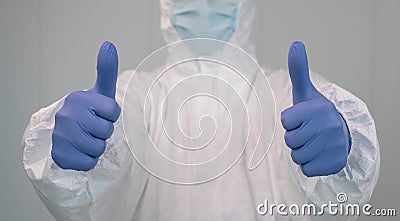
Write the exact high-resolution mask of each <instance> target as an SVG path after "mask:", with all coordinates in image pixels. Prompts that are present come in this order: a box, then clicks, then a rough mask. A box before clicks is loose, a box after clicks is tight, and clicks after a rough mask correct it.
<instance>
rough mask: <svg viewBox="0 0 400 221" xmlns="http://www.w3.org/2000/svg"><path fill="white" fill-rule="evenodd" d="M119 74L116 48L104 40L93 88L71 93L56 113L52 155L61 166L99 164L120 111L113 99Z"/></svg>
mask: <svg viewBox="0 0 400 221" xmlns="http://www.w3.org/2000/svg"><path fill="white" fill-rule="evenodd" d="M117 76H118V56H117V50H116V48H115V46H114V45H113V44H112V43H110V42H104V43H103V45H102V46H101V48H100V51H99V55H98V57H97V80H96V84H95V85H94V87H93V88H92V89H90V90H88V91H75V92H72V93H70V94H69V95H68V96H67V97H66V98H65V101H64V105H63V106H62V108H61V109H60V110H59V111H58V112H57V113H56V116H55V126H54V131H53V134H52V141H53V146H52V150H51V156H52V158H53V160H54V162H55V163H56V164H57V165H58V166H59V167H61V168H63V169H73V170H79V171H88V170H91V169H93V168H94V167H95V166H96V164H97V162H98V160H99V157H100V156H101V155H102V154H103V153H104V150H105V148H106V139H108V138H109V137H110V136H111V135H112V133H113V131H114V125H113V123H114V122H115V121H117V119H118V117H119V115H120V112H121V109H120V107H119V106H118V104H117V102H116V101H115V98H114V97H115V89H116V82H117Z"/></svg>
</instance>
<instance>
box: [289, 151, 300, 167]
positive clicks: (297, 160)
mask: <svg viewBox="0 0 400 221" xmlns="http://www.w3.org/2000/svg"><path fill="white" fill-rule="evenodd" d="M290 155H291V157H292V160H293V162H294V163H295V164H297V165H300V164H301V161H300V156H299V153H298V151H297V150H292V152H291V153H290Z"/></svg>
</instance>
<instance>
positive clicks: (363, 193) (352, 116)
mask: <svg viewBox="0 0 400 221" xmlns="http://www.w3.org/2000/svg"><path fill="white" fill-rule="evenodd" d="M170 7H171V3H170V0H161V29H162V33H163V36H164V38H165V40H166V42H168V43H171V42H174V41H177V40H180V39H179V36H178V34H177V33H176V31H175V30H174V28H173V27H172V25H171V23H170ZM254 14H255V1H254V0H240V6H239V11H238V16H239V24H238V26H237V29H236V30H235V32H234V34H233V35H232V37H231V39H230V43H232V44H234V45H237V46H238V47H240V48H242V49H244V50H245V51H246V52H248V53H249V54H250V55H252V56H253V57H254V49H255V46H254V39H253V35H252V23H253V18H254ZM187 71H191V70H190V68H188V70H187ZM265 73H266V74H267V76H268V79H269V81H270V83H271V86H272V90H273V92H274V95H275V100H276V108H277V115H276V119H277V121H278V123H277V128H276V131H275V136H274V140H273V142H272V145H271V148H270V151H269V153H268V155H267V157H266V158H265V159H264V160H263V161H262V163H261V164H260V165H259V166H258V167H257V169H255V170H254V171H249V170H248V169H247V166H248V161H247V160H248V159H246V158H242V159H241V160H240V161H239V162H238V163H237V164H236V165H235V166H234V167H233V168H231V169H230V170H229V171H228V173H227V174H225V175H223V176H221V177H219V178H217V179H215V180H213V181H211V182H207V183H204V184H200V185H189V186H182V185H176V184H171V183H168V182H164V181H162V180H160V179H157V178H155V177H154V176H152V175H150V174H148V173H147V172H146V171H145V170H144V169H143V168H142V167H141V166H140V165H139V164H138V163H137V162H136V161H135V159H134V158H133V156H132V155H131V153H130V152H129V148H128V146H127V142H126V140H125V138H124V135H123V129H122V122H121V119H119V120H118V121H117V122H116V123H115V130H114V133H113V135H112V137H111V138H110V139H109V140H107V149H106V151H105V153H104V155H103V156H101V157H100V160H99V162H98V164H97V166H96V167H95V168H94V169H93V170H91V171H89V172H79V171H72V170H63V169H61V168H59V167H58V166H57V165H56V164H55V163H54V161H53V160H52V158H51V154H50V152H51V148H52V141H51V137H52V131H53V127H54V116H55V114H56V112H57V111H58V110H59V109H60V108H61V107H62V105H63V99H61V100H59V101H57V102H55V103H54V104H52V105H50V106H48V107H46V108H42V109H40V110H39V111H38V112H36V113H35V114H33V116H32V118H31V120H30V123H29V125H28V126H27V128H26V131H25V134H24V136H23V148H24V151H23V163H24V167H25V170H26V173H27V175H28V177H29V179H30V180H31V182H32V184H33V186H34V188H35V190H36V192H37V194H38V195H39V197H40V198H41V199H42V201H43V202H44V204H45V205H46V207H47V208H48V210H49V211H50V213H51V214H52V215H53V216H54V217H55V218H56V219H57V220H107V221H109V220H121V221H123V220H143V221H156V220H169V221H172V220H174V221H178V220H192V221H197V220H199V221H200V220H220V221H222V220H229V221H234V220H237V221H244V220H246V221H251V220H254V221H256V220H354V219H355V217H352V216H334V217H333V216H330V217H329V216H324V217H320V216H310V217H307V216H280V215H277V214H276V212H275V213H274V216H271V215H268V214H267V215H265V216H261V215H259V214H257V205H259V204H260V203H263V202H264V200H265V199H267V200H268V202H269V203H275V204H280V203H284V204H286V205H288V206H289V205H291V204H298V205H300V206H301V205H302V204H303V203H314V204H315V205H322V204H324V203H328V202H329V201H332V202H334V203H335V202H337V201H336V195H337V194H338V193H340V192H343V193H346V194H347V197H348V201H347V202H349V203H360V204H363V203H366V202H368V201H369V199H370V197H371V194H372V192H373V189H374V187H375V185H376V182H377V178H378V175H379V162H380V158H379V145H378V140H377V137H376V131H375V124H374V121H373V119H372V117H371V115H370V113H369V112H368V109H367V107H366V105H365V104H364V103H363V102H362V101H361V100H360V99H358V98H357V97H355V96H354V95H352V94H351V93H349V92H347V91H346V90H344V89H342V88H340V87H339V86H337V85H335V84H333V83H330V82H328V81H326V80H324V79H323V78H321V77H320V76H318V75H316V74H312V75H311V77H312V81H313V83H314V85H315V86H316V87H317V88H318V90H319V91H320V92H321V93H322V94H324V95H325V96H326V97H327V98H328V99H329V100H330V101H331V102H332V103H333V104H335V106H336V108H337V110H338V111H339V112H340V113H341V114H342V116H343V118H344V119H345V121H346V123H347V125H348V127H349V131H350V134H351V139H352V146H351V151H350V154H349V157H348V163H347V165H346V167H345V168H344V169H343V170H341V171H340V172H339V173H337V174H335V175H330V176H324V177H311V178H308V177H306V176H304V175H303V174H302V172H301V170H300V169H299V167H298V166H297V165H296V164H295V163H294V162H292V159H291V157H290V149H289V148H287V147H286V145H285V142H284V129H283V127H282V125H281V124H280V123H279V119H280V112H281V111H283V110H285V109H286V108H288V107H290V106H291V105H292V95H291V84H290V79H289V74H288V73H287V71H286V70H280V71H276V72H271V71H265ZM131 74H132V71H126V72H123V73H121V74H120V75H119V77H118V82H117V94H116V100H117V102H118V103H119V104H122V100H123V96H124V93H125V91H124V90H125V87H126V85H127V83H128V79H129V78H130V75H131ZM125 102H126V101H125ZM128 102H129V101H128ZM204 108H206V107H204ZM200 109H201V107H200ZM155 120H156V119H155ZM189 120H190V119H189ZM156 130H157V128H156Z"/></svg>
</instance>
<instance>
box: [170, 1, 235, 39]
mask: <svg viewBox="0 0 400 221" xmlns="http://www.w3.org/2000/svg"><path fill="white" fill-rule="evenodd" d="M237 11H238V0H173V2H172V8H171V18H170V19H171V23H172V25H173V27H174V28H175V30H176V31H177V33H178V34H179V36H180V37H181V39H182V40H185V39H192V38H212V39H216V40H221V41H229V39H230V37H231V36H232V34H233V32H234V31H235V28H236V24H237Z"/></svg>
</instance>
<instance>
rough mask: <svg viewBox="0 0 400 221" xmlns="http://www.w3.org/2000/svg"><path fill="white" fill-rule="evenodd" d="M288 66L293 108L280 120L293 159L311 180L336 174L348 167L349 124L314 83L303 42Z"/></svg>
mask: <svg viewBox="0 0 400 221" xmlns="http://www.w3.org/2000/svg"><path fill="white" fill-rule="evenodd" d="M288 65H289V74H290V79H291V81H292V95H293V106H292V107H290V108H288V109H286V110H285V111H283V112H282V114H281V121H282V125H283V127H284V128H285V129H286V132H285V142H286V145H287V146H288V147H289V148H291V149H292V152H291V156H292V159H293V161H294V162H295V163H296V164H298V165H300V167H301V171H302V172H303V174H304V175H306V176H308V177H311V176H326V175H330V174H336V173H338V172H339V171H340V170H342V169H343V168H344V167H345V166H346V164H347V156H348V153H349V150H350V134H349V130H348V128H347V125H346V123H345V121H344V120H343V118H342V116H341V115H340V114H339V112H338V111H337V110H336V107H335V105H334V104H333V103H332V102H330V101H329V100H328V99H327V98H326V97H324V96H323V95H322V94H321V93H320V92H318V90H317V89H316V88H315V87H314V85H313V84H312V82H311V80H310V76H309V70H308V61H307V54H306V50H305V47H304V45H303V43H301V42H294V43H293V44H292V45H291V47H290V50H289V57H288Z"/></svg>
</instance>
